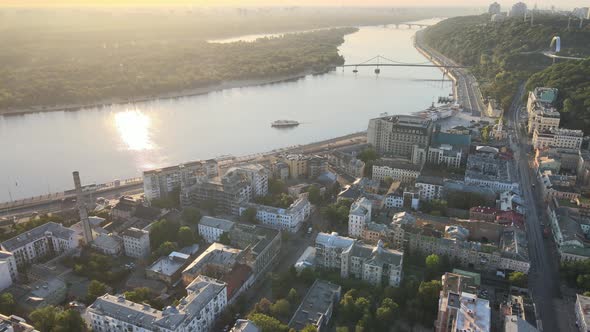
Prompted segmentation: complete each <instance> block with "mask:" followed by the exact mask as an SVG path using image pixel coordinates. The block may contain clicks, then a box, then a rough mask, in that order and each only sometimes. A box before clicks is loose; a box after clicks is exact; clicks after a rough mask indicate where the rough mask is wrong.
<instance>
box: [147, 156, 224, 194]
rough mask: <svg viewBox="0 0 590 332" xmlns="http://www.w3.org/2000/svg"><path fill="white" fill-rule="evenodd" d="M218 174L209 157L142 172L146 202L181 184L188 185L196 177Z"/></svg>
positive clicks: (213, 162)
mask: <svg viewBox="0 0 590 332" xmlns="http://www.w3.org/2000/svg"><path fill="white" fill-rule="evenodd" d="M215 176H219V167H218V165H217V161H216V160H213V159H210V160H205V161H194V162H188V163H184V164H179V165H176V166H170V167H164V168H159V169H154V170H148V171H145V172H143V191H144V195H145V200H146V202H148V203H149V202H151V201H152V200H154V199H158V198H164V197H168V194H170V193H171V192H173V191H174V190H178V189H179V188H180V187H181V186H183V185H184V186H189V185H191V184H193V183H195V182H196V181H197V179H198V178H201V177H205V178H212V177H215Z"/></svg>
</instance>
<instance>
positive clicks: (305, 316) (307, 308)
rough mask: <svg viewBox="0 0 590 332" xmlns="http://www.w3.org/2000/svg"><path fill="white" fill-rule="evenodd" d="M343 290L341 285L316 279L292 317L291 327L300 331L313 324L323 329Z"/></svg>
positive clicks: (319, 329) (319, 331)
mask: <svg viewBox="0 0 590 332" xmlns="http://www.w3.org/2000/svg"><path fill="white" fill-rule="evenodd" d="M341 291H342V288H341V287H340V286H339V285H336V284H333V283H331V282H328V281H324V280H319V279H316V281H315V282H314V283H313V285H312V286H311V288H310V289H309V291H308V292H307V294H305V297H304V298H303V301H302V302H301V305H299V308H297V311H296V312H295V314H294V315H293V318H291V321H290V322H289V327H290V328H294V329H295V330H297V331H300V330H303V329H304V328H305V327H306V326H308V325H313V326H315V327H316V328H317V330H318V332H321V331H323V330H324V328H325V327H326V326H327V325H328V322H329V321H330V318H331V317H332V311H333V308H334V303H335V302H336V301H338V300H339V299H340V293H341Z"/></svg>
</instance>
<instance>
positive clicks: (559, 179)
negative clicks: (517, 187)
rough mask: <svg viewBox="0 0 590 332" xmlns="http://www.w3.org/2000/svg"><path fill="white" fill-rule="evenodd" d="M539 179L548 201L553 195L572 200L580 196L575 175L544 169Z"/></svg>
mask: <svg viewBox="0 0 590 332" xmlns="http://www.w3.org/2000/svg"><path fill="white" fill-rule="evenodd" d="M539 181H540V182H541V189H542V190H543V196H544V197H545V200H546V201H550V200H551V199H552V198H553V197H555V198H557V199H567V200H572V201H573V200H575V199H577V198H578V197H580V194H581V193H580V191H579V190H578V189H577V187H576V176H575V175H574V176H571V175H553V173H552V172H551V171H544V172H543V173H541V174H539Z"/></svg>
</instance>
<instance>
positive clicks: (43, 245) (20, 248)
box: [0, 222, 78, 268]
mask: <svg viewBox="0 0 590 332" xmlns="http://www.w3.org/2000/svg"><path fill="white" fill-rule="evenodd" d="M77 246H78V242H77V241H76V237H75V232H74V231H73V230H72V229H69V228H66V227H64V226H62V225H60V224H58V223H54V222H48V223H46V224H43V225H41V226H38V227H35V228H33V229H31V230H29V231H26V232H24V233H22V234H19V235H17V236H15V237H13V238H11V239H9V240H6V241H4V242H2V243H1V244H0V248H1V249H2V250H3V251H8V252H10V253H12V255H13V256H14V259H15V262H16V265H17V266H18V267H19V268H20V267H23V266H25V265H27V264H31V263H35V262H37V261H38V260H39V259H41V258H47V257H53V256H56V255H59V254H61V253H63V252H66V251H69V250H71V249H74V248H76V247H77Z"/></svg>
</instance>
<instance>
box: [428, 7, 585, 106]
mask: <svg viewBox="0 0 590 332" xmlns="http://www.w3.org/2000/svg"><path fill="white" fill-rule="evenodd" d="M577 23H578V22H577V21H575V20H572V22H571V26H570V29H569V30H568V28H567V27H568V18H567V17H564V16H557V15H541V14H537V15H536V16H535V20H534V25H532V26H531V24H530V21H529V22H526V23H525V22H524V21H523V19H522V18H520V19H516V18H514V19H506V20H504V21H502V22H491V17H490V15H487V14H486V15H480V16H465V17H455V18H450V19H448V20H445V21H442V22H440V23H439V24H436V25H434V26H432V27H429V28H427V29H426V33H425V41H426V43H427V44H428V45H430V46H431V47H433V48H434V49H436V50H438V51H440V52H441V53H443V54H445V55H446V56H448V57H450V58H451V59H454V60H456V61H457V62H459V63H461V64H464V65H469V66H472V68H471V71H472V73H473V74H474V75H475V76H476V77H477V78H478V80H479V82H480V84H481V88H482V93H483V95H484V97H487V96H489V97H492V98H495V99H497V100H499V101H500V102H501V104H502V106H503V107H504V108H508V107H509V105H510V103H511V101H512V98H513V96H514V93H515V91H517V88H518V85H519V83H520V82H523V81H526V80H527V79H528V77H529V76H530V75H532V74H533V73H535V72H538V71H541V70H543V69H545V68H547V67H548V66H550V65H551V64H552V60H551V59H549V58H547V57H546V56H544V55H543V54H541V53H540V52H542V51H549V49H550V47H549V46H550V42H551V39H552V38H553V36H560V38H561V46H562V47H561V49H562V50H561V52H560V55H569V56H578V57H586V56H590V24H588V23H587V22H586V24H585V25H584V26H583V28H582V29H579V28H578V25H577Z"/></svg>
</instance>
